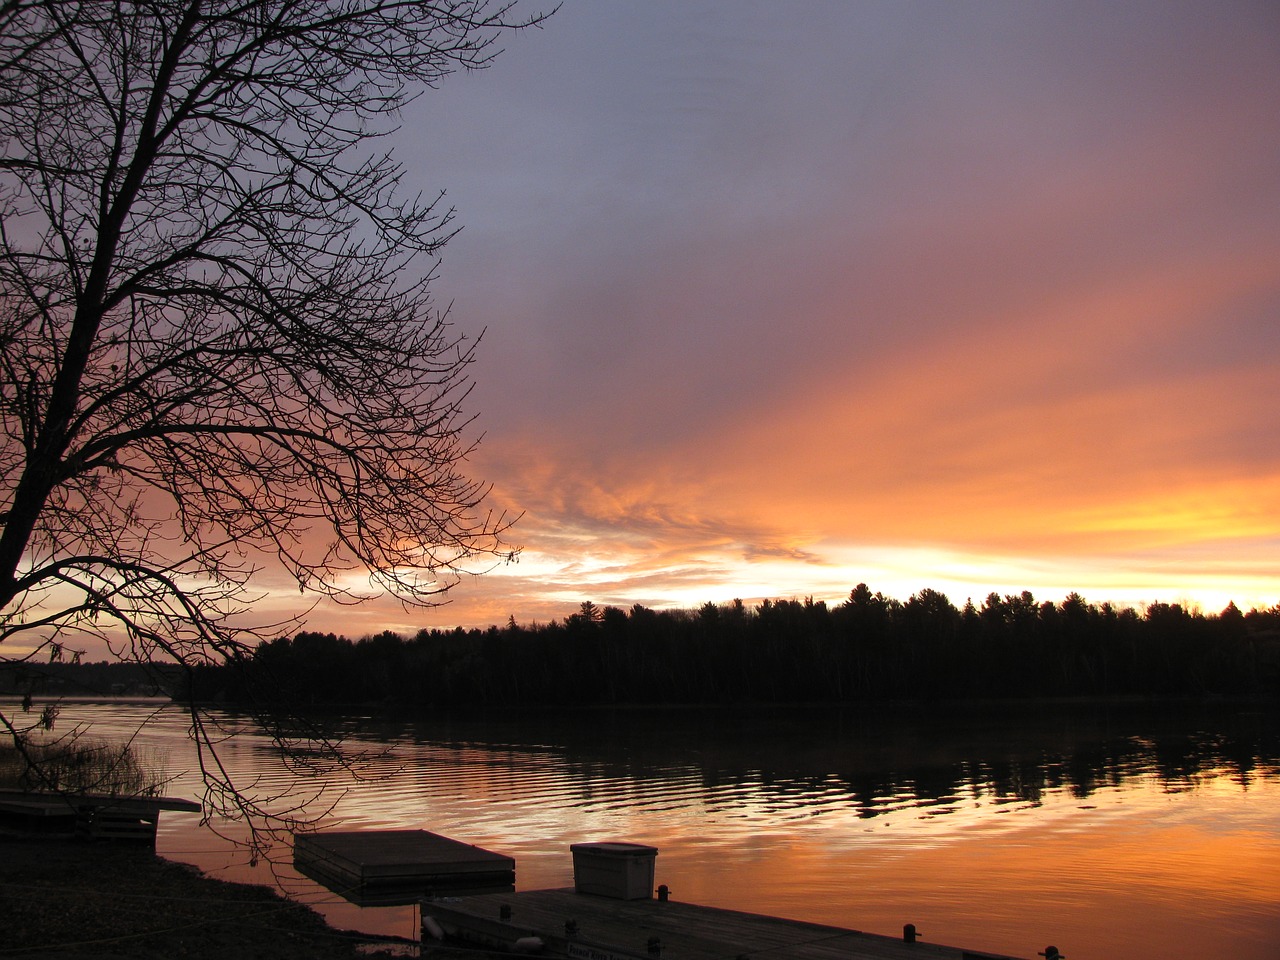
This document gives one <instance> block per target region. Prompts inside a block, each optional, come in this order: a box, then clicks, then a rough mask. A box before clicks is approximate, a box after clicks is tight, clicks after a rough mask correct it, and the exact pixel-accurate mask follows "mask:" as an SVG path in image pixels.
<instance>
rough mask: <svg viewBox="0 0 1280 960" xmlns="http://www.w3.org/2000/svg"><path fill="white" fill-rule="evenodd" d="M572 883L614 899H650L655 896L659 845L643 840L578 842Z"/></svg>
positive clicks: (578, 890)
mask: <svg viewBox="0 0 1280 960" xmlns="http://www.w3.org/2000/svg"><path fill="white" fill-rule="evenodd" d="M569 849H570V850H572V851H573V887H574V889H575V890H576V891H577V892H578V893H594V894H596V895H597V896H601V897H613V898H614V899H615V900H647V899H649V898H650V897H652V896H653V866H654V861H655V860H656V859H657V857H658V848H657V847H647V846H645V845H644V844H643V843H575V844H572V845H571V846H570V847H569Z"/></svg>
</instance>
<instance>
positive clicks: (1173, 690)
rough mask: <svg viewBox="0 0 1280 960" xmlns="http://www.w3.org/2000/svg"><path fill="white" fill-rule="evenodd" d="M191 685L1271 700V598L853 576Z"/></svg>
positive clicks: (666, 699) (584, 616)
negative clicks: (806, 587)
mask: <svg viewBox="0 0 1280 960" xmlns="http://www.w3.org/2000/svg"><path fill="white" fill-rule="evenodd" d="M191 693H192V694H193V695H194V697H195V698H197V699H222V700H227V701H248V700H253V701H257V702H260V703H261V702H263V701H267V702H275V703H279V704H285V703H287V704H289V705H292V706H301V707H306V706H324V705H328V704H332V705H339V704H353V703H381V704H391V705H396V706H398V707H401V708H404V709H406V710H414V711H416V710H429V709H432V708H435V707H441V706H458V705H480V706H504V707H505V706H529V705H547V704H555V705H577V704H631V703H635V704H650V703H654V704H657V703H661V704H677V703H680V704H694V703H696V704H727V703H780V702H839V703H858V702H865V701H876V700H921V699H923V700H937V699H957V698H960V699H965V698H997V699H999V698H1015V697H1016V698H1027V697H1127V696H1147V697H1206V696H1210V697H1212V696H1223V697H1250V698H1267V699H1280V606H1277V607H1273V608H1271V609H1268V610H1253V611H1250V612H1249V613H1242V612H1241V611H1240V610H1238V609H1237V608H1236V607H1235V606H1234V605H1230V606H1228V607H1227V609H1226V610H1224V611H1223V612H1222V613H1220V614H1213V615H1205V614H1202V613H1200V612H1198V611H1193V610H1188V609H1186V608H1184V607H1182V606H1180V605H1178V604H1165V603H1157V604H1152V605H1151V606H1150V607H1148V608H1147V609H1146V610H1145V612H1142V613H1139V612H1137V611H1135V610H1132V609H1127V608H1117V607H1114V606H1112V605H1110V604H1105V603H1104V604H1102V605H1094V604H1091V603H1087V602H1085V601H1084V600H1083V599H1082V598H1081V597H1080V596H1078V595H1076V594H1072V595H1071V596H1069V597H1067V598H1066V600H1064V601H1063V602H1062V603H1057V604H1055V603H1047V602H1046V603H1037V602H1036V601H1035V599H1034V598H1033V597H1032V595H1031V593H1029V592H1023V593H1021V594H1018V595H1012V594H1011V595H1006V596H999V595H996V594H991V595H990V596H989V597H987V599H986V601H985V602H984V603H983V604H982V605H981V606H980V607H979V606H975V605H974V604H972V603H966V605H965V606H964V608H963V609H959V608H957V607H956V606H955V605H954V604H952V603H951V602H950V600H948V598H947V597H946V596H945V595H943V594H941V593H939V592H937V591H934V590H922V591H920V592H919V593H917V594H915V595H914V596H912V597H911V598H910V599H909V600H907V601H906V602H905V603H904V602H900V601H898V600H895V599H892V598H888V597H885V596H883V595H882V594H879V593H875V594H873V593H872V592H871V591H870V590H869V589H868V588H867V586H866V585H865V584H859V585H858V586H857V587H856V588H855V589H854V590H853V591H851V592H850V595H849V597H848V598H847V599H846V600H845V601H843V602H842V603H839V604H837V605H835V606H828V604H826V603H825V602H823V601H816V602H815V601H813V600H806V601H803V602H801V601H795V600H777V601H767V600H766V601H764V602H763V603H761V604H760V605H759V606H757V607H754V608H748V607H747V606H745V605H744V604H743V603H742V602H741V601H734V602H732V603H730V604H726V605H720V606H717V605H715V604H710V603H709V604H706V605H704V606H703V607H701V608H700V609H697V610H653V609H649V608H646V607H643V606H639V605H636V606H633V607H632V608H631V609H630V610H622V609H619V608H616V607H603V608H602V607H598V606H596V605H595V604H594V603H591V602H589V601H588V602H585V603H583V604H582V606H581V608H580V610H579V612H577V613H575V614H573V615H572V616H570V617H567V618H566V619H564V620H563V621H556V622H553V623H548V624H532V625H528V626H524V625H520V624H518V623H516V621H515V620H514V618H512V620H510V621H509V622H508V623H507V625H506V626H505V627H497V626H494V627H490V628H489V629H487V630H478V629H473V630H464V629H462V628H458V629H455V630H452V631H443V630H422V631H420V632H419V633H418V634H417V635H416V636H414V637H412V638H404V637H401V636H398V635H396V634H392V633H383V634H379V635H377V636H373V637H367V638H364V639H361V640H358V641H351V640H348V639H346V638H344V637H341V636H336V635H334V634H325V633H310V632H308V633H300V634H298V635H297V636H295V637H292V638H282V639H279V640H275V641H271V642H267V643H264V644H262V645H261V646H260V647H259V648H258V649H257V651H256V653H255V654H254V655H253V657H252V658H250V659H249V661H247V662H245V663H242V664H239V665H237V666H235V667H222V668H208V669H206V670H202V671H199V672H197V674H196V676H195V679H194V687H193V689H192V690H191Z"/></svg>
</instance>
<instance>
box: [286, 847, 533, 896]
mask: <svg viewBox="0 0 1280 960" xmlns="http://www.w3.org/2000/svg"><path fill="white" fill-rule="evenodd" d="M293 863H294V866H295V867H297V868H298V870H299V871H300V872H301V873H303V874H305V875H306V876H308V877H310V878H311V879H313V880H315V881H316V882H318V883H321V884H323V885H324V886H326V887H327V888H329V889H330V890H332V891H333V892H334V893H337V894H338V895H339V896H342V897H345V898H346V899H348V900H350V901H351V902H353V903H358V904H361V905H369V904H384V905H385V904H396V903H416V902H417V901H418V900H420V899H422V898H423V897H424V896H430V895H450V896H461V895H463V894H469V893H487V892H494V891H496V892H503V891H511V890H514V889H515V882H516V862H515V860H513V859H512V858H511V857H507V856H503V855H502V854H500V853H494V852H492V851H490V850H484V849H481V848H480V847H477V846H474V845H472V844H469V843H463V842H462V841H460V840H452V839H450V838H449V837H442V836H440V835H439V834H435V833H429V832H428V831H426V830H348V831H329V832H323V833H299V834H295V835H294V838H293Z"/></svg>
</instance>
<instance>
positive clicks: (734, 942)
mask: <svg viewBox="0 0 1280 960" xmlns="http://www.w3.org/2000/svg"><path fill="white" fill-rule="evenodd" d="M422 923H423V938H422V939H423V943H424V945H425V944H426V943H427V941H428V940H429V939H430V936H431V935H433V934H439V933H443V934H445V935H447V936H448V937H451V938H456V939H458V940H462V941H465V942H468V943H471V944H476V945H480V946H484V947H490V948H496V949H499V950H509V951H515V952H538V953H541V954H544V955H547V956H554V957H568V958H572V960H735V958H738V960H744V958H750V960H1015V958H1011V957H1007V956H1005V955H1003V954H995V953H985V952H982V951H979V950H963V949H960V948H959V947H947V946H941V945H939V944H935V943H928V942H924V941H917V942H914V943H907V942H905V941H904V940H903V939H902V938H898V937H886V936H881V935H878V934H873V933H862V932H860V931H857V930H847V929H844V928H842V927H829V926H824V925H822V924H816V923H804V922H802V921H798V920H785V919H782V918H779V917H766V916H761V915H759V914H754V913H741V912H738V911H735V910H722V909H720V908H717V907H703V906H698V905H696V904H689V903H678V902H676V901H672V900H666V901H664V900H661V899H658V900H654V899H638V900H620V899H612V898H608V897H599V896H592V895H590V894H581V893H575V892H574V891H573V890H529V891H523V892H521V893H516V894H486V895H483V896H472V897H463V898H460V899H457V900H447V901H425V902H424V903H423V904H422Z"/></svg>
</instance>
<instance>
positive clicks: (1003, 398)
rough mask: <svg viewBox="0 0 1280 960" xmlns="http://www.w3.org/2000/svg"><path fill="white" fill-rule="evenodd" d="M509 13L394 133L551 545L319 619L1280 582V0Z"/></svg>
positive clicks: (1256, 596)
mask: <svg viewBox="0 0 1280 960" xmlns="http://www.w3.org/2000/svg"><path fill="white" fill-rule="evenodd" d="M505 47H506V52H505V53H503V54H502V56H501V57H500V58H499V59H498V61H497V62H496V63H495V65H494V66H493V67H492V68H491V69H490V70H488V71H485V72H482V73H476V74H470V75H465V76H455V77H453V78H450V79H448V80H446V81H445V82H444V83H443V84H442V85H441V86H440V87H439V89H437V90H433V91H428V92H427V93H426V94H425V95H424V96H423V97H422V98H421V99H420V100H418V101H417V102H416V103H415V104H414V105H413V106H412V107H411V108H410V110H409V111H408V112H407V113H406V115H405V117H404V129H403V130H402V131H401V133H400V134H399V135H398V136H397V138H396V141H395V144H396V148H397V149H398V150H400V151H401V156H402V158H403V159H404V160H405V161H406V164H407V167H408V174H409V176H408V178H407V179H408V184H407V185H408V186H410V187H411V188H413V189H421V190H423V191H424V192H426V193H434V192H436V191H438V190H441V189H443V190H445V191H446V192H447V193H446V199H447V202H448V203H449V204H451V205H452V206H454V207H456V209H457V216H458V223H460V224H461V225H462V226H463V230H462V232H461V233H460V234H459V235H458V236H457V237H456V238H455V239H454V240H453V241H452V242H451V243H450V244H449V246H448V247H447V249H446V251H445V256H444V261H443V263H442V264H441V266H440V271H439V281H438V286H437V288H436V289H437V291H438V294H439V297H440V300H441V303H442V304H443V303H449V302H451V303H452V314H451V316H452V319H453V320H454V322H455V323H457V324H458V326H459V327H460V328H461V329H462V330H464V331H468V332H472V333H475V332H478V331H480V330H481V329H487V333H486V334H485V337H484V340H483V343H482V345H481V349H480V360H479V362H478V363H477V364H476V366H475V368H474V374H475V377H476V380H477V386H476V389H475V392H474V393H473V394H472V400H471V408H472V410H473V411H474V412H475V413H476V414H477V415H478V420H477V423H476V433H477V434H478V433H480V432H483V433H484V440H483V444H482V446H481V447H480V449H479V451H478V452H477V454H476V455H475V457H474V458H473V460H472V461H471V465H470V470H471V472H472V473H473V474H474V475H476V476H478V477H481V478H484V479H487V480H490V481H492V483H493V484H494V493H493V502H494V504H495V505H496V506H499V507H505V508H508V509H510V510H512V511H516V512H523V515H524V516H523V519H522V520H521V521H520V523H519V525H518V526H517V527H516V528H515V530H514V531H513V536H512V540H513V542H514V543H516V544H518V545H521V546H522V547H523V553H522V555H521V558H520V560H519V562H518V563H516V564H514V565H511V566H508V567H503V568H499V569H497V570H495V571H493V572H491V573H489V574H487V575H486V576H484V577H481V578H479V579H475V580H470V579H469V580H466V581H464V582H463V583H462V584H460V585H459V586H458V587H457V588H456V589H455V590H454V591H453V593H452V598H453V600H452V603H450V604H449V605H447V606H445V607H442V608H439V609H437V610H432V611H413V612H409V613H405V612H404V611H403V610H402V609H401V608H400V607H399V606H398V605H397V604H394V603H390V604H389V603H383V602H378V603H373V604H368V605H366V606H364V607H362V608H358V609H355V610H351V609H344V610H341V611H340V612H338V611H330V610H328V609H326V608H319V609H317V610H316V611H314V612H313V614H312V615H311V617H310V621H309V625H310V626H312V627H315V628H321V629H332V630H338V631H341V632H346V633H348V634H349V635H359V634H360V633H362V632H369V631H372V630H376V629H381V628H383V627H390V628H393V629H400V630H412V629H416V628H418V627H422V626H442V627H450V626H453V625H456V624H461V625H466V626H471V625H486V624H489V623H502V622H505V621H506V619H507V617H508V616H509V615H514V616H515V617H516V619H517V620H518V621H520V622H530V621H542V622H545V621H547V620H549V619H553V618H558V617H563V616H565V615H567V614H569V613H572V612H573V611H574V610H576V609H577V606H578V604H579V603H580V602H581V601H583V600H587V599H590V600H593V601H595V602H596V603H597V604H600V605H605V604H612V605H618V606H624V607H629V606H631V605H632V604H634V603H642V604H645V605H647V606H654V607H665V606H697V605H700V604H701V603H703V602H706V601H714V602H725V601H728V600H730V599H732V598H735V597H739V598H742V599H744V600H747V601H755V600H758V599H759V598H762V597H803V596H808V595H813V596H814V597H818V598H824V599H828V600H830V601H839V600H840V599H842V598H843V597H845V596H847V595H848V593H849V590H850V588H851V587H852V586H854V585H855V584H857V583H858V582H860V581H865V582H866V583H867V584H869V585H870V586H871V588H872V589H873V590H880V591H883V592H884V593H886V594H888V595H890V596H895V597H898V598H899V599H904V600H905V599H906V598H907V597H909V596H910V595H911V594H912V593H914V592H916V591H917V590H919V589H921V588H923V587H931V588H934V589H937V590H941V591H942V592H944V593H946V594H947V595H948V596H949V597H950V598H951V600H952V601H953V602H954V603H956V604H957V606H959V605H963V603H964V602H965V600H966V598H970V597H972V598H973V599H974V601H975V603H979V604H980V603H981V601H982V598H984V597H985V596H986V595H987V594H988V593H990V592H991V591H997V592H1001V593H1005V592H1015V591H1021V590H1023V589H1029V590H1031V591H1032V592H1033V593H1034V594H1035V595H1036V598H1037V599H1040V600H1055V601H1056V600H1060V599H1062V597H1063V596H1064V595H1065V594H1066V593H1067V592H1069V591H1071V590H1077V591H1079V592H1080V593H1082V594H1083V595H1084V596H1085V598H1086V599H1087V600H1090V601H1093V602H1098V603H1100V602H1102V601H1111V602H1115V603H1122V604H1132V605H1135V606H1141V605H1142V604H1143V603H1144V602H1149V601H1152V600H1163V601H1167V602H1182V603H1192V604H1198V605H1200V606H1201V607H1202V608H1203V609H1204V610H1205V611H1207V612H1217V611H1218V610H1220V609H1221V608H1222V607H1223V606H1225V604H1226V603H1227V601H1228V600H1234V601H1235V602H1236V603H1237V605H1239V606H1240V607H1242V608H1244V609H1248V608H1249V607H1251V606H1258V605H1265V606H1269V605H1271V604H1274V603H1277V602H1280V446H1278V445H1277V442H1276V441H1277V437H1280V403H1278V402H1277V401H1278V400H1280V5H1277V4H1276V3H1274V2H1273V0H1259V2H1253V3H1248V2H1229V0H1203V2H1187V3H1179V2H1170V0H1160V2H1153V3H1146V2H1138V0H1125V2H1123V3H1121V2H1098V3H1088V2H1077V3H1070V4H1042V3H1024V2H1008V3H1003V2H982V3H977V2H959V3H941V2H904V0H892V2H850V0H833V2H818V0H803V2H794V3H793V2H787V3H780V2H771V3H765V2H745V0H732V2H711V0H661V2H655V0H645V2H609V0H567V2H566V3H565V5H564V7H563V8H562V9H561V10H560V12H559V13H557V14H556V15H555V16H554V17H552V19H551V20H550V22H549V23H548V24H547V25H546V27H545V28H544V29H541V30H538V31H530V32H528V33H525V34H522V35H518V36H512V37H508V38H507V40H506V42H505ZM292 596H293V601H292V602H293V603H295V604H296V602H297V593H296V588H295V590H294V592H293V594H292Z"/></svg>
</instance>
